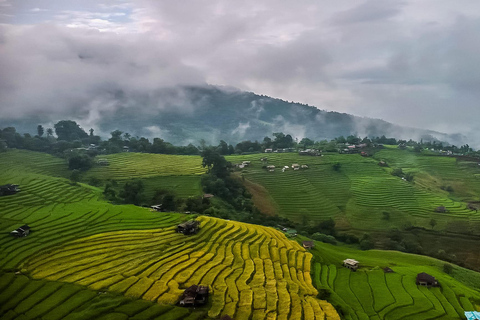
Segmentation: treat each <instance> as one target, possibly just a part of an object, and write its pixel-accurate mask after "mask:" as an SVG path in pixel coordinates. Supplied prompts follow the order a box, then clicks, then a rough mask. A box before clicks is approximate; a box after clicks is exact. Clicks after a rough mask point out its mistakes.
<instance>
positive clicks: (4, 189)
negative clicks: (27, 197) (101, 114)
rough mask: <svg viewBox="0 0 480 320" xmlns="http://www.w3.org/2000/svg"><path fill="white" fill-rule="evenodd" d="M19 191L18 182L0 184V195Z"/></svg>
mask: <svg viewBox="0 0 480 320" xmlns="http://www.w3.org/2000/svg"><path fill="white" fill-rule="evenodd" d="M17 192H20V189H19V188H18V184H6V185H3V186H0V196H8V195H12V194H15V193H17Z"/></svg>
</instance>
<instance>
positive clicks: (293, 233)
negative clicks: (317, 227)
mask: <svg viewBox="0 0 480 320" xmlns="http://www.w3.org/2000/svg"><path fill="white" fill-rule="evenodd" d="M287 235H288V236H290V237H296V236H297V230H295V229H288V230H287Z"/></svg>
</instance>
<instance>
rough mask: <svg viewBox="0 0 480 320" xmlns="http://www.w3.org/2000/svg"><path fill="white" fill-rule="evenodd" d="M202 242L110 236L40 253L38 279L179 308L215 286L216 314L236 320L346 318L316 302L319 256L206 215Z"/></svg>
mask: <svg viewBox="0 0 480 320" xmlns="http://www.w3.org/2000/svg"><path fill="white" fill-rule="evenodd" d="M200 220H201V231H200V232H199V233H198V234H197V235H194V236H184V235H182V234H178V233H176V232H175V230H174V227H165V228H160V229H152V230H137V231H120V232H107V233H101V234H97V235H93V236H90V237H86V238H82V239H78V240H75V241H72V242H70V243H67V244H64V245H61V246H59V247H57V248H55V249H52V250H49V251H47V252H43V253H40V254H38V255H35V256H34V257H32V258H31V259H28V261H27V262H26V263H24V264H23V266H22V268H23V269H24V270H25V271H26V272H27V273H28V274H29V275H31V276H32V277H33V278H36V279H47V280H51V281H61V282H69V283H75V284H79V285H83V286H87V287H89V288H90V289H92V290H107V291H111V292H117V293H122V294H124V295H125V296H127V297H132V298H142V299H144V300H148V301H156V302H158V303H160V304H173V303H175V302H176V301H177V300H178V299H179V297H180V295H181V293H182V291H183V289H184V288H186V287H189V286H190V285H193V284H201V285H208V286H210V287H211V289H212V292H213V296H212V298H211V306H210V309H209V311H208V316H210V317H212V318H214V317H217V316H219V315H223V314H228V315H230V316H232V317H234V318H235V319H239V320H242V319H324V318H326V319H339V317H338V315H337V314H336V312H335V310H334V309H333V307H332V306H331V305H330V304H328V303H327V302H325V301H321V300H318V299H316V298H315V296H316V294H317V290H316V289H315V288H314V287H313V285H312V282H311V278H310V260H311V258H312V256H311V254H309V253H308V252H305V250H304V249H303V248H302V247H301V246H299V245H298V244H297V243H295V242H292V241H290V240H288V239H287V238H285V236H284V235H283V234H282V233H281V232H279V231H276V230H274V229H271V228H267V227H261V226H255V225H248V224H244V223H239V222H234V221H225V220H220V219H215V218H207V217H201V218H200Z"/></svg>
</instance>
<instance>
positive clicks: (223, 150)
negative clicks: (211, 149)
mask: <svg viewBox="0 0 480 320" xmlns="http://www.w3.org/2000/svg"><path fill="white" fill-rule="evenodd" d="M217 150H218V152H219V153H220V154H221V155H226V154H228V144H227V143H226V142H225V141H223V140H220V144H219V145H218V147H217Z"/></svg>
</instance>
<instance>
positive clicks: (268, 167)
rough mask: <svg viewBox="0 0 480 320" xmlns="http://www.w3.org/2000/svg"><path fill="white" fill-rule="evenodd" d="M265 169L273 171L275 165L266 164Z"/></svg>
mask: <svg viewBox="0 0 480 320" xmlns="http://www.w3.org/2000/svg"><path fill="white" fill-rule="evenodd" d="M267 170H268V171H270V172H273V171H275V166H273V165H271V166H267Z"/></svg>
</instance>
